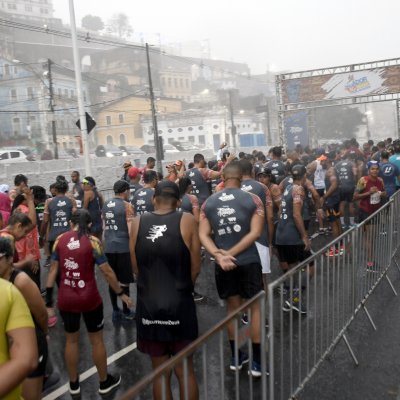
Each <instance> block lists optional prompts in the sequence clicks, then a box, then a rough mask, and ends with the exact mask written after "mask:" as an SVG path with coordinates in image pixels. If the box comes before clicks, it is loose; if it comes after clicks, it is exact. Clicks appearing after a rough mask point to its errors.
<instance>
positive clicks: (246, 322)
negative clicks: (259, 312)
mask: <svg viewBox="0 0 400 400" xmlns="http://www.w3.org/2000/svg"><path fill="white" fill-rule="evenodd" d="M241 321H242V324H245V325H247V324H248V323H249V317H248V316H247V314H243V315H242V318H241Z"/></svg>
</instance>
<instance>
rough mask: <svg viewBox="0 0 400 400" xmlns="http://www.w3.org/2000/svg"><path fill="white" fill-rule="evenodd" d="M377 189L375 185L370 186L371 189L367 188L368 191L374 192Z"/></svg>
mask: <svg viewBox="0 0 400 400" xmlns="http://www.w3.org/2000/svg"><path fill="white" fill-rule="evenodd" d="M377 191H378V188H377V187H376V186H372V187H371V189H370V190H369V192H370V193H376V192H377Z"/></svg>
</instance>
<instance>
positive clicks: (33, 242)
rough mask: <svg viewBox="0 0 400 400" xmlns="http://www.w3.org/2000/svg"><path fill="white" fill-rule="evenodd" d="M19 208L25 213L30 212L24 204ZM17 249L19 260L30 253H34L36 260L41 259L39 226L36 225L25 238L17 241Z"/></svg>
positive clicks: (18, 208)
mask: <svg viewBox="0 0 400 400" xmlns="http://www.w3.org/2000/svg"><path fill="white" fill-rule="evenodd" d="M17 210H18V211H20V212H22V213H24V214H28V213H29V208H28V207H27V206H26V205H24V204H21V205H19V206H18V207H17ZM15 249H16V250H17V253H18V259H19V260H23V259H24V258H26V256H27V255H28V254H32V255H33V256H34V257H35V260H38V261H39V260H40V250H39V233H38V229H37V226H35V227H34V228H33V229H32V230H31V231H30V232H29V233H28V234H27V235H26V236H25V237H24V238H22V239H20V240H18V241H17V242H16V243H15Z"/></svg>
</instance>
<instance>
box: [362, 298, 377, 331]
mask: <svg viewBox="0 0 400 400" xmlns="http://www.w3.org/2000/svg"><path fill="white" fill-rule="evenodd" d="M363 309H364V311H365V314H366V315H367V317H368V319H369V322H370V323H371V325H372V328H374V330H375V331H376V325H375V323H374V320H373V319H372V317H371V314H370V313H369V311H368V309H367V307H366V306H365V304H363Z"/></svg>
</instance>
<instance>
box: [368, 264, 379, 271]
mask: <svg viewBox="0 0 400 400" xmlns="http://www.w3.org/2000/svg"><path fill="white" fill-rule="evenodd" d="M367 272H374V273H377V272H379V269H378V267H377V265H376V264H375V263H374V262H373V261H368V262H367Z"/></svg>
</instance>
